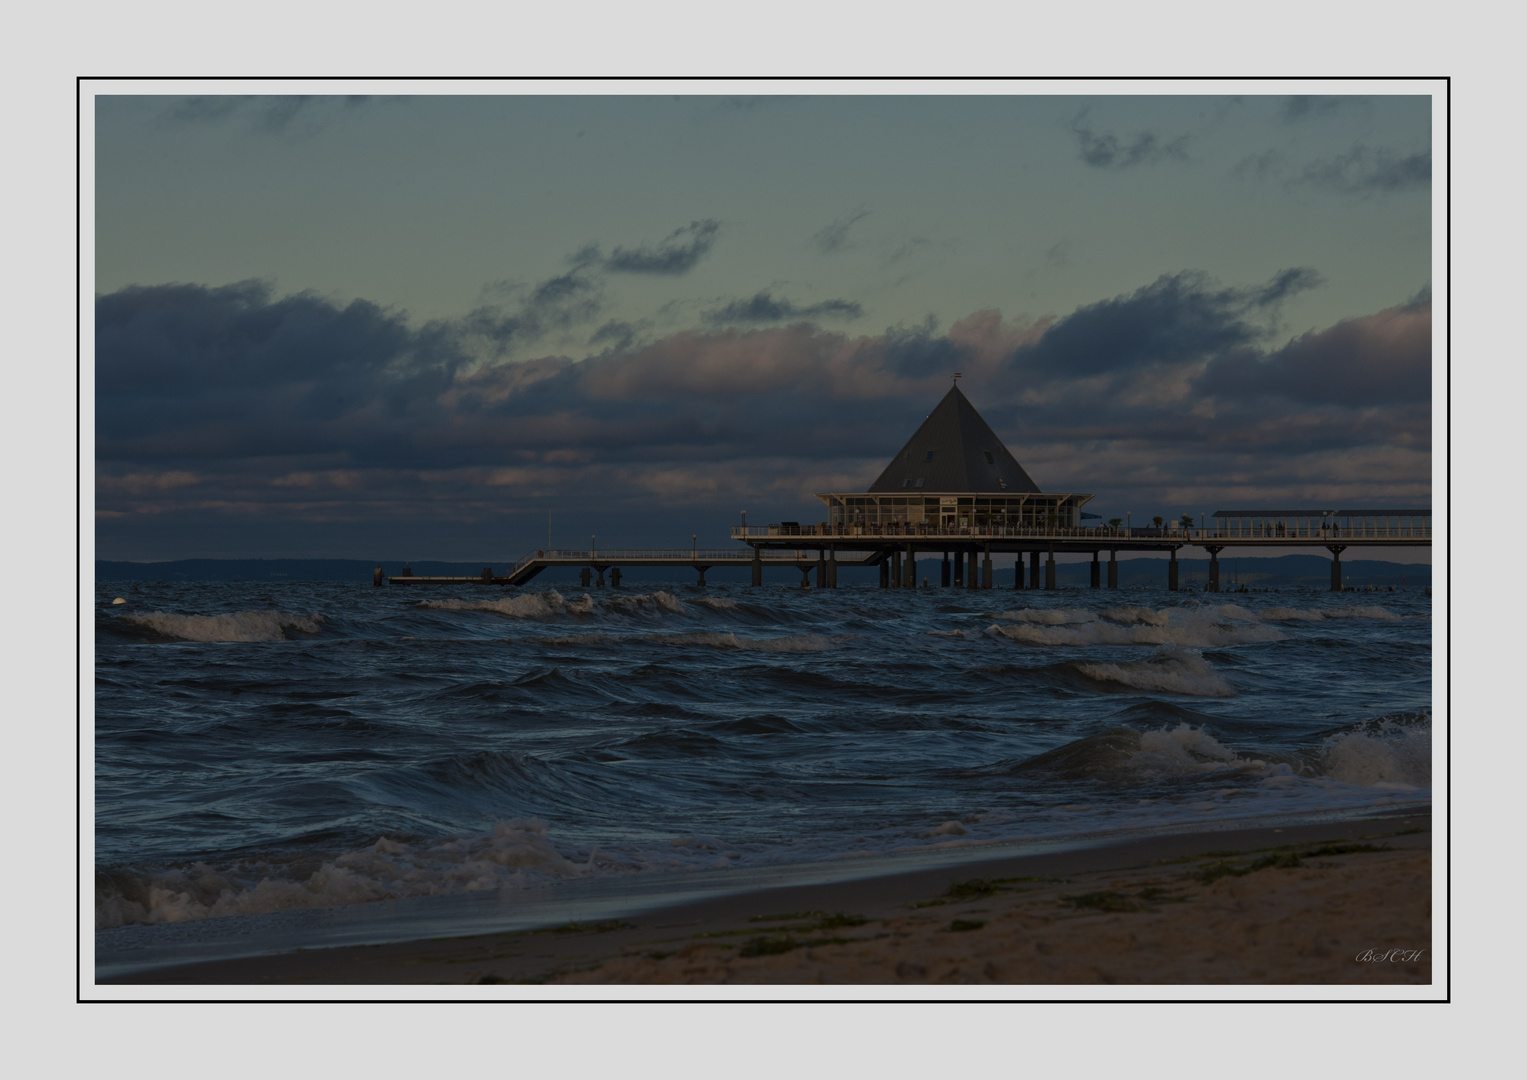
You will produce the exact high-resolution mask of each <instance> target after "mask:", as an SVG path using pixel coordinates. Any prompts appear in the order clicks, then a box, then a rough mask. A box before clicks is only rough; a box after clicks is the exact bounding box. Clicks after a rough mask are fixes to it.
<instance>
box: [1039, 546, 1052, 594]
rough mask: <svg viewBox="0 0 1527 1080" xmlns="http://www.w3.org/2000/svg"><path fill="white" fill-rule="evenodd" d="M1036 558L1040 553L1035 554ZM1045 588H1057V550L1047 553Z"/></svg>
mask: <svg viewBox="0 0 1527 1080" xmlns="http://www.w3.org/2000/svg"><path fill="white" fill-rule="evenodd" d="M1034 554H1035V555H1036V556H1037V555H1038V554H1039V552H1037V551H1036V552H1035V553H1034ZM1045 588H1047V589H1053V588H1055V549H1054V548H1051V549H1050V550H1049V551H1047V552H1045Z"/></svg>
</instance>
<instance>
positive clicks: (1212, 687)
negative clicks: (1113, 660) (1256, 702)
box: [1073, 645, 1235, 698]
mask: <svg viewBox="0 0 1527 1080" xmlns="http://www.w3.org/2000/svg"><path fill="white" fill-rule="evenodd" d="M1073 667H1074V668H1075V669H1076V670H1077V671H1078V672H1080V673H1081V674H1083V675H1085V676H1086V677H1087V678H1089V679H1092V680H1093V681H1095V682H1101V683H1110V684H1113V685H1117V686H1124V687H1128V688H1130V689H1133V690H1149V691H1156V692H1160V693H1164V694H1177V695H1181V696H1183V697H1217V698H1227V697H1234V696H1235V689H1234V688H1233V687H1232V686H1231V685H1230V684H1229V683H1228V682H1226V681H1225V680H1224V678H1223V677H1221V676H1220V675H1217V674H1215V671H1214V669H1213V667H1211V666H1210V664H1209V662H1208V661H1207V660H1205V659H1204V658H1203V657H1202V656H1201V655H1199V654H1198V653H1197V652H1194V651H1193V650H1191V649H1183V648H1178V647H1176V646H1171V645H1167V646H1162V647H1161V648H1158V649H1157V650H1156V652H1155V653H1154V654H1153V655H1152V656H1151V657H1150V659H1148V660H1130V661H1126V662H1124V663H1121V664H1104V663H1088V664H1075V665H1073Z"/></svg>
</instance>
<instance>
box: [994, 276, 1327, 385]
mask: <svg viewBox="0 0 1527 1080" xmlns="http://www.w3.org/2000/svg"><path fill="white" fill-rule="evenodd" d="M1319 281H1320V276H1319V275H1318V274H1317V273H1316V272H1315V271H1313V270H1310V269H1308V268H1299V269H1293V270H1284V271H1281V272H1279V273H1278V274H1277V275H1276V276H1274V277H1273V279H1272V280H1271V281H1269V282H1268V283H1267V284H1265V285H1260V286H1254V287H1251V288H1223V287H1220V286H1217V285H1215V284H1214V283H1213V282H1212V281H1211V280H1210V279H1209V278H1208V276H1207V275H1205V274H1202V273H1199V272H1196V271H1183V272H1181V273H1178V274H1169V275H1163V276H1162V277H1160V278H1158V279H1157V280H1156V281H1155V282H1153V283H1152V284H1150V285H1147V286H1145V287H1144V288H1142V289H1137V290H1136V291H1135V292H1133V293H1131V294H1129V295H1128V296H1117V297H1114V298H1113V299H1112V300H1102V301H1099V302H1098V303H1095V304H1089V305H1087V306H1085V307H1082V308H1078V309H1077V310H1076V311H1075V312H1074V313H1073V314H1071V315H1068V316H1066V317H1065V318H1064V319H1061V320H1059V321H1057V322H1056V323H1055V324H1054V325H1053V326H1051V327H1050V328H1049V330H1048V331H1047V332H1046V333H1045V334H1044V336H1043V337H1041V338H1040V339H1039V340H1038V341H1036V342H1034V343H1032V344H1029V345H1025V346H1023V347H1022V348H1020V349H1019V350H1018V352H1017V354H1016V358H1017V360H1018V361H1019V362H1020V363H1021V364H1022V366H1023V368H1024V369H1025V372H1026V373H1027V374H1028V376H1029V377H1031V378H1035V379H1040V380H1051V379H1068V378H1076V377H1079V376H1085V375H1095V374H1100V373H1103V372H1107V371H1114V370H1118V369H1122V368H1138V367H1147V366H1152V365H1156V366H1160V365H1168V366H1170V365H1181V364H1191V363H1196V362H1199V361H1202V360H1204V359H1207V358H1208V357H1211V356H1214V355H1216V354H1218V353H1223V352H1226V351H1233V350H1238V349H1243V348H1246V347H1248V346H1250V345H1253V344H1255V343H1256V342H1258V341H1260V340H1261V339H1263V338H1264V337H1265V336H1266V335H1267V333H1268V328H1267V327H1266V326H1264V325H1263V324H1262V323H1261V322H1259V321H1258V320H1259V309H1262V308H1267V307H1270V306H1272V305H1275V304H1276V303H1277V302H1278V301H1280V300H1282V299H1283V298H1285V297H1287V296H1290V295H1292V294H1294V293H1296V292H1299V291H1301V290H1303V289H1308V288H1313V287H1314V286H1315V285H1317V284H1318V283H1319Z"/></svg>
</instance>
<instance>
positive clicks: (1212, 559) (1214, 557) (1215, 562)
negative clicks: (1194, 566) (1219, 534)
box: [1204, 545, 1220, 592]
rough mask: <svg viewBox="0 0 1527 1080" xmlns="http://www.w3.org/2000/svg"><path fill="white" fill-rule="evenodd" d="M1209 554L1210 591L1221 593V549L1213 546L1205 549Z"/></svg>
mask: <svg viewBox="0 0 1527 1080" xmlns="http://www.w3.org/2000/svg"><path fill="white" fill-rule="evenodd" d="M1204 550H1205V551H1207V552H1208V553H1209V591H1210V592H1219V550H1220V549H1219V548H1218V547H1217V546H1213V545H1211V546H1210V547H1207V548H1205V549H1204Z"/></svg>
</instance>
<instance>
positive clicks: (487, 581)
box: [482, 566, 493, 585]
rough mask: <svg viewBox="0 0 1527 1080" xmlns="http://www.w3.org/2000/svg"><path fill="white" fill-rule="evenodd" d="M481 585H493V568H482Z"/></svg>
mask: <svg viewBox="0 0 1527 1080" xmlns="http://www.w3.org/2000/svg"><path fill="white" fill-rule="evenodd" d="M482 583H483V584H484V585H492V584H493V567H491V566H485V567H483V568H482Z"/></svg>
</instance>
